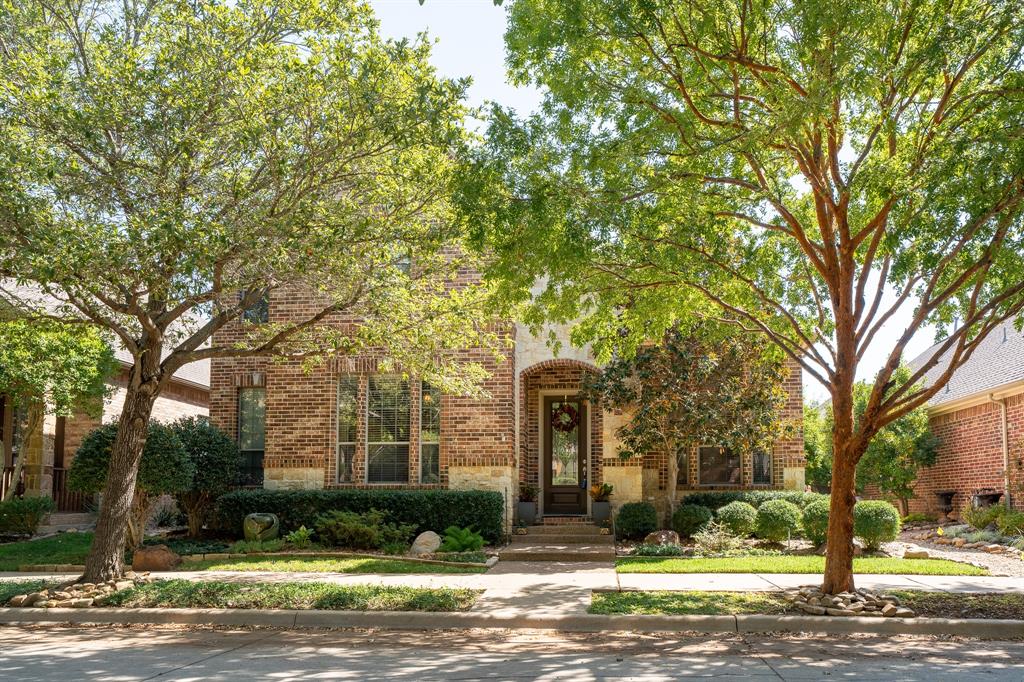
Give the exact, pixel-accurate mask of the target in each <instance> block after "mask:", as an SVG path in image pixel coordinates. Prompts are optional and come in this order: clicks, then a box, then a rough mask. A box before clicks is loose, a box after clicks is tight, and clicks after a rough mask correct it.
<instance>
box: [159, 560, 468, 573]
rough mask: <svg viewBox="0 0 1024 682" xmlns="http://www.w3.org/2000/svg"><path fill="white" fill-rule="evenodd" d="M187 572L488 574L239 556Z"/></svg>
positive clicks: (189, 566)
mask: <svg viewBox="0 0 1024 682" xmlns="http://www.w3.org/2000/svg"><path fill="white" fill-rule="evenodd" d="M178 568H179V569H181V570H183V571H275V572H280V573H295V572H307V573H444V574H464V573H485V572H486V571H487V568H486V567H485V566H446V565H444V564H428V563H422V562H417V561H404V560H402V559H370V558H352V559H332V558H315V557H311V558H308V559H306V558H297V557H291V558H284V557H282V558H280V559H277V558H274V557H238V558H231V559H209V560H204V561H191V562H188V563H184V564H181V565H180V566H179V567H178Z"/></svg>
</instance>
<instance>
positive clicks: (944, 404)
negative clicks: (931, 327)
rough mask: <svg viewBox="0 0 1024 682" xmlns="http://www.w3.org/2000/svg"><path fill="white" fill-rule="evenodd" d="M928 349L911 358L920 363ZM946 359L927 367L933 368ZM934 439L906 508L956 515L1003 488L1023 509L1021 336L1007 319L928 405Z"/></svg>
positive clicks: (1023, 370) (997, 495) (993, 498)
mask: <svg viewBox="0 0 1024 682" xmlns="http://www.w3.org/2000/svg"><path fill="white" fill-rule="evenodd" d="M934 353H935V347H933V348H930V349H928V350H926V351H925V352H924V353H922V354H921V355H920V356H918V357H917V358H915V359H914V360H913V361H912V362H911V366H912V367H919V366H920V365H921V364H923V363H924V362H925V361H926V360H927V359H929V358H931V357H932V355H934ZM946 366H948V361H946V362H942V361H940V362H939V364H938V365H937V366H936V367H934V368H932V370H931V371H929V372H928V375H927V376H926V378H925V381H926V382H927V381H928V380H930V379H932V378H933V377H935V376H936V375H937V374H939V373H940V372H941V371H942V370H943V368H944V367H946ZM928 413H929V423H930V425H931V429H932V432H933V433H934V434H935V435H936V436H938V437H939V441H940V444H939V450H938V456H937V458H936V461H935V465H934V466H931V467H925V468H922V469H921V470H920V472H919V473H918V478H917V481H916V483H915V486H914V491H915V496H914V498H913V499H912V500H911V501H910V509H911V511H918V512H940V511H946V510H950V511H952V512H953V514H954V515H956V514H957V513H958V512H959V511H960V510H961V509H962V508H963V507H964V506H965V505H967V504H970V503H980V504H989V503H993V502H996V501H998V500H999V499H1000V498H1001V497H1002V496H1003V495H1005V494H1006V492H1007V491H1009V494H1010V500H1011V502H1012V504H1013V506H1015V507H1017V508H1018V509H1022V508H1024V504H1022V503H1024V489H1022V486H1024V334H1022V333H1021V332H1019V331H1017V329H1016V327H1015V325H1014V322H1013V321H1012V320H1011V321H1009V322H1006V323H1004V324H1003V325H1002V327H1000V328H997V329H995V330H993V331H992V333H990V334H989V335H988V336H987V337H986V338H985V339H984V340H983V341H982V342H981V344H980V345H979V346H978V348H977V349H976V350H975V351H974V354H973V355H972V356H971V358H970V360H968V362H967V363H966V364H964V365H963V366H962V367H960V368H959V369H958V370H957V371H956V372H955V373H954V374H953V377H952V379H951V380H950V382H949V384H948V385H947V386H946V387H945V388H943V389H942V390H941V391H940V392H939V393H938V395H936V396H935V397H933V398H932V399H931V401H930V402H929V403H928Z"/></svg>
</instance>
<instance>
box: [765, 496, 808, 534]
mask: <svg viewBox="0 0 1024 682" xmlns="http://www.w3.org/2000/svg"><path fill="white" fill-rule="evenodd" d="M799 531H800V507H798V506H796V505H795V504H793V503H792V502H789V501H788V500H783V499H775V500H768V501H766V502H764V503H763V504H762V505H761V506H760V507H758V508H757V536H758V537H760V538H764V539H765V540H770V541H772V542H782V541H783V540H788V539H790V538H791V537H793V536H795V535H796V534H797V533H798V532H799Z"/></svg>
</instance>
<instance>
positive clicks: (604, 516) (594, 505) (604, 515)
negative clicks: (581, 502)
mask: <svg viewBox="0 0 1024 682" xmlns="http://www.w3.org/2000/svg"><path fill="white" fill-rule="evenodd" d="M590 515H591V516H592V517H593V518H594V523H596V524H598V525H600V524H602V523H604V522H605V521H607V520H608V519H610V518H611V517H612V503H611V502H609V501H608V500H604V501H602V502H597V501H595V502H591V503H590Z"/></svg>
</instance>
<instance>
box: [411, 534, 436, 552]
mask: <svg viewBox="0 0 1024 682" xmlns="http://www.w3.org/2000/svg"><path fill="white" fill-rule="evenodd" d="M440 546H441V536H440V535H438V534H437V533H435V532H434V531H432V530H428V531H424V532H422V533H420V534H419V535H417V536H416V539H415V540H413V541H412V547H411V548H410V549H409V555H410V556H422V555H424V554H433V553H434V552H436V551H437V550H438V548H439V547H440Z"/></svg>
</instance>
